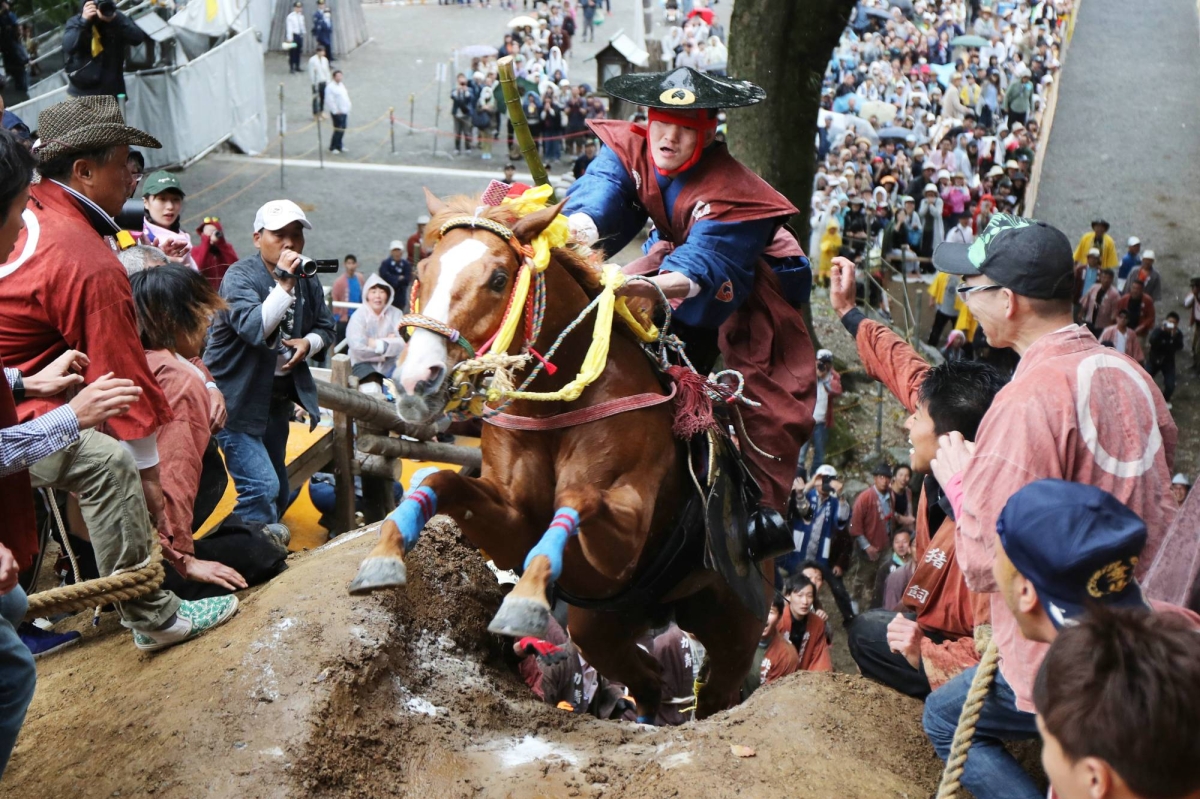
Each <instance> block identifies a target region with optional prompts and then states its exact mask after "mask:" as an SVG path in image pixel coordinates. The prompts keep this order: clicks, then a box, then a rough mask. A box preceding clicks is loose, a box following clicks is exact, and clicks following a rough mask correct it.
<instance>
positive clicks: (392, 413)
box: [315, 355, 437, 441]
mask: <svg viewBox="0 0 1200 799" xmlns="http://www.w3.org/2000/svg"><path fill="white" fill-rule="evenodd" d="M338 358H346V361H347V362H349V360H350V358H349V356H346V355H335V356H333V360H334V362H335V365H336V362H337V359H338ZM315 382H316V384H317V400H318V403H319V404H320V406H321V407H322V408H328V409H329V410H331V411H335V412H339V413H344V414H346V415H347V416H349V417H351V418H352V419H354V420H355V421H357V422H361V423H362V424H363V425H365V426H368V427H373V428H375V429H376V430H392V431H394V432H396V433H400V434H401V435H405V436H411V437H412V438H416V439H419V440H421V441H425V440H427V439H430V438H433V437H434V435H436V434H437V428H436V427H435V426H434V425H431V424H424V425H412V424H409V423H408V422H405V421H404V420H403V419H401V418H400V417H399V416H397V415H396V407H395V406H394V405H390V404H388V403H387V402H385V401H383V400H382V399H376V398H375V397H372V396H370V395H368V394H363V393H362V392H361V391H355V390H354V389H352V388H349V387H343V386H338V385H334V384H333V383H326V382H325V381H323V380H317V381H315Z"/></svg>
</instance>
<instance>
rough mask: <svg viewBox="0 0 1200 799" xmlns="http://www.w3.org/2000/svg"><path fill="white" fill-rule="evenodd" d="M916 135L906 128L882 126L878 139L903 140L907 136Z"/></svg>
mask: <svg viewBox="0 0 1200 799" xmlns="http://www.w3.org/2000/svg"><path fill="white" fill-rule="evenodd" d="M916 135H917V134H916V133H914V132H913V131H911V130H909V129H908V128H897V127H890V128H884V129H882V130H880V131H879V138H880V140H887V139H900V140H901V141H903V140H904V139H907V138H908V137H909V136H916Z"/></svg>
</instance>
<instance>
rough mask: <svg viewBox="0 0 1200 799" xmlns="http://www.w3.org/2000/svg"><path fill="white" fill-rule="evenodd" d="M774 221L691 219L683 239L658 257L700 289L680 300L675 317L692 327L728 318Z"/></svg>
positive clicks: (745, 291) (744, 293) (746, 292)
mask: <svg viewBox="0 0 1200 799" xmlns="http://www.w3.org/2000/svg"><path fill="white" fill-rule="evenodd" d="M777 224H778V222H777V221H776V220H773V219H755V220H752V221H749V222H708V221H705V220H700V221H698V222H696V223H694V224H693V225H692V229H691V230H690V231H689V232H688V237H687V241H686V242H684V243H683V244H681V245H679V246H678V247H676V248H675V250H674V251H673V252H672V253H671V254H670V255H668V256H667V257H666V258H664V259H663V263H662V268H663V270H664V271H668V272H678V273H680V274H682V275H687V276H688V277H689V278H691V279H692V280H693V281H694V282H695V283H696V285H698V286H699V287H700V293H699V294H697V295H696V296H695V297H689V298H688V299H686V300H684V301H683V302H682V303H680V305H679V308H678V309H676V311H675V316H676V318H678V319H679V320H680V321H681V322H684V323H685V324H689V325H692V326H695V327H719V326H720V325H721V323H722V322H724V321H725V320H726V319H728V318H729V316H730V315H731V314H732V313H733V312H734V311H735V310H737V308H738V307H739V306H740V305H741V304H742V303H743V302H745V301H746V298H747V297H749V296H750V292H751V291H752V290H753V289H754V273H755V270H756V269H757V268H758V261H759V259H760V258H762V254H763V250H765V249H766V248H767V245H768V244H770V242H771V237H772V235H773V234H774V232H775V227H776V225H777ZM652 243H653V239H652V240H651V241H648V242H647V244H652Z"/></svg>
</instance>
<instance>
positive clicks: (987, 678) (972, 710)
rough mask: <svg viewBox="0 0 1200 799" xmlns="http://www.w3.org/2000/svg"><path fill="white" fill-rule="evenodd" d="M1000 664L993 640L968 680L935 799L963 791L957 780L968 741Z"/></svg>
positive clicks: (965, 761) (973, 735)
mask: <svg viewBox="0 0 1200 799" xmlns="http://www.w3.org/2000/svg"><path fill="white" fill-rule="evenodd" d="M976 643H977V644H978V643H979V642H978V641H977V642H976ZM999 663H1000V651H999V650H998V649H997V648H996V642H995V640H992V641H991V642H989V643H988V645H987V648H986V649H985V650H984V652H983V659H982V660H980V662H979V668H978V669H977V670H976V672H975V679H973V680H971V688H970V690H969V691H967V700H966V701H965V702H963V707H962V713H961V714H959V717H958V727H957V729H955V730H954V740H953V742H952V743H951V744H950V756H949V757H947V758H946V768H945V770H944V771H943V772H942V782H941V784H940V785H938V792H937V799H951V797H955V796H958V792H959V791H960V790H961V789H962V784H961V783H960V782H959V780H961V779H962V774H963V767H964V766H965V765H966V763H967V751H968V750H969V749H970V748H971V740H972V739H973V738H974V737H975V725H976V724H978V723H979V714H980V712H981V711H982V710H983V701H984V700H985V699H987V695H988V692H989V691H991V689H992V681H993V680H995V678H996V668H997V666H998V665H999Z"/></svg>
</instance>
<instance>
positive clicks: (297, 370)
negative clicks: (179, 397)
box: [204, 200, 334, 543]
mask: <svg viewBox="0 0 1200 799" xmlns="http://www.w3.org/2000/svg"><path fill="white" fill-rule="evenodd" d="M311 229H312V225H311V224H309V221H308V219H307V218H306V217H305V216H304V212H303V211H301V210H300V207H299V206H298V205H296V204H295V203H294V202H292V201H290V200H272V201H271V202H269V203H267V204H266V205H264V206H263V207H262V208H260V209H258V213H257V214H256V215H255V217H254V246H255V248H256V249H257V250H258V252H257V253H256V254H255V255H253V256H251V257H249V258H243V259H242V260H240V261H238V262H237V263H235V264H234V265H233V266H231V267H229V271H228V272H226V273H225V279H224V280H223V281H222V282H221V297H222V298H223V299H224V300H225V302H226V303H228V305H229V308H228V309H227V310H224V311H221V312H220V313H219V314H218V315H217V318H216V319H215V320H214V321H213V324H212V327H211V328H210V329H209V335H208V349H207V350H206V351H205V353H204V364H205V366H207V367H208V369H209V371H210V372H212V375H213V379H214V380H215V381H216V383H217V386H218V387H219V388H220V389H221V391H222V392H223V393H224V394H225V396H226V397H228V398H229V401H228V413H229V420H228V422H227V423H226V426H225V429H224V430H222V431H221V432H220V433H218V434H217V435H218V440H219V441H220V442H221V448H222V449H223V450H224V451H225V463H226V465H227V466H228V468H229V474H230V475H231V476H232V477H233V482H234V485H235V486H236V487H237V492H238V502H237V506H236V507H235V508H234V512H235V513H236V514H237V515H238V516H239V517H241V519H242V520H243V521H246V522H257V523H259V524H264V525H269V526H270V527H269V529H270V530H271V531H272V532H273V533H274V534H276V535H277V537H279V538H280V539H281V540H282V541H283V542H284V543H286V541H287V539H288V537H289V536H288V535H287V529H286V528H284V527H283V526H282V525H278V524H277V523H278V522H279V519H280V518H281V517H282V516H283V512H284V510H285V509H286V508H287V502H288V495H289V490H288V475H287V463H286V450H287V439H288V427H289V423H290V422H291V420H292V413H293V410H294V405H295V404H297V403H298V404H300V405H301V406H303V408H304V410H306V411H307V412H308V415H309V419H310V420H311V422H310V424H311V425H312V426H313V427H316V424H317V420H318V419H320V418H321V412H320V409H319V408H318V407H317V387H316V384H315V383H314V382H313V378H312V374H311V373H310V372H309V370H308V363H307V359H308V358H310V357H312V356H314V355H316V354H317V353H319V352H320V351H321V350H323V349H325V348H326V347H331V346H333V332H334V322H333V316H332V315H331V314H330V313H329V308H328V307H326V305H325V296H324V291H323V289H322V288H321V281H320V280H319V279H317V277H316V275H315V274H311V276H305V275H308V274H309V272H308V271H307V269H306V268H311V267H312V266H313V262H312V261H311V260H309V259H305V258H303V257H302V256H301V253H302V252H304V231H305V230H311Z"/></svg>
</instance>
